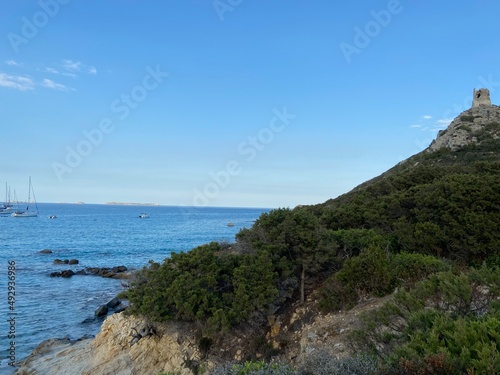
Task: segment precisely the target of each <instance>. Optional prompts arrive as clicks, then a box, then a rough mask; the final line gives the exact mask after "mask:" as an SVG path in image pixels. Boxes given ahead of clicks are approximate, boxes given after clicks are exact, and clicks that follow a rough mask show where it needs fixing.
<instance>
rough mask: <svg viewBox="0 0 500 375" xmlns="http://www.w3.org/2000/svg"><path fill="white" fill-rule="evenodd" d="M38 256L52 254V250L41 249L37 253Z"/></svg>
mask: <svg viewBox="0 0 500 375" xmlns="http://www.w3.org/2000/svg"><path fill="white" fill-rule="evenodd" d="M38 253H39V254H52V250H49V249H43V250H40V251H39V252H38Z"/></svg>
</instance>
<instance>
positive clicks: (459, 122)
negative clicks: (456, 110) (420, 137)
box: [427, 105, 500, 152]
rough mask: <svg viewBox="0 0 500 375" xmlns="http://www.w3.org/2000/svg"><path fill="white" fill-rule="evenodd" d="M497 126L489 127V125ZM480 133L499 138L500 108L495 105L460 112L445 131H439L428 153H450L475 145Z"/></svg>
mask: <svg viewBox="0 0 500 375" xmlns="http://www.w3.org/2000/svg"><path fill="white" fill-rule="evenodd" d="M495 123H496V124H498V126H496V127H495V126H491V124H493V125H494V124H495ZM482 131H487V132H489V135H490V136H491V137H492V138H494V139H499V138H500V107H499V106H496V105H491V106H480V107H474V108H471V109H469V110H467V111H464V112H462V113H461V114H460V115H459V116H458V117H457V118H455V119H454V120H453V121H452V122H451V124H450V125H449V126H448V128H447V129H446V130H441V131H440V132H439V133H438V136H437V138H436V139H435V140H434V141H433V142H432V143H431V145H430V146H429V148H428V149H427V150H428V151H430V152H433V151H438V150H440V149H442V148H448V149H450V150H452V151H456V150H457V149H459V148H461V147H464V146H468V145H471V144H476V143H478V142H479V141H480V139H478V135H479V134H480V133H481V132H482Z"/></svg>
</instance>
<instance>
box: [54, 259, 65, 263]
mask: <svg viewBox="0 0 500 375" xmlns="http://www.w3.org/2000/svg"><path fill="white" fill-rule="evenodd" d="M54 264H69V260H68V259H54Z"/></svg>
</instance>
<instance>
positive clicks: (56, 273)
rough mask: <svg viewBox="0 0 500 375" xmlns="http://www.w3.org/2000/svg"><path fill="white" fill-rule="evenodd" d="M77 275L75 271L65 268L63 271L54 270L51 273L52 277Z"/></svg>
mask: <svg viewBox="0 0 500 375" xmlns="http://www.w3.org/2000/svg"><path fill="white" fill-rule="evenodd" d="M73 275H75V273H74V272H73V271H72V270H64V271H61V272H52V273H51V274H50V277H66V278H68V277H71V276H73Z"/></svg>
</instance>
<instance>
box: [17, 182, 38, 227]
mask: <svg viewBox="0 0 500 375" xmlns="http://www.w3.org/2000/svg"><path fill="white" fill-rule="evenodd" d="M31 192H33V202H34V204H35V210H34V211H30V203H31ZM11 216H12V217H37V216H38V206H37V204H36V198H35V191H34V190H33V185H31V176H30V180H29V185H28V203H27V206H26V210H24V211H20V210H17V211H16V212H13V213H12V215H11Z"/></svg>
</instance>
